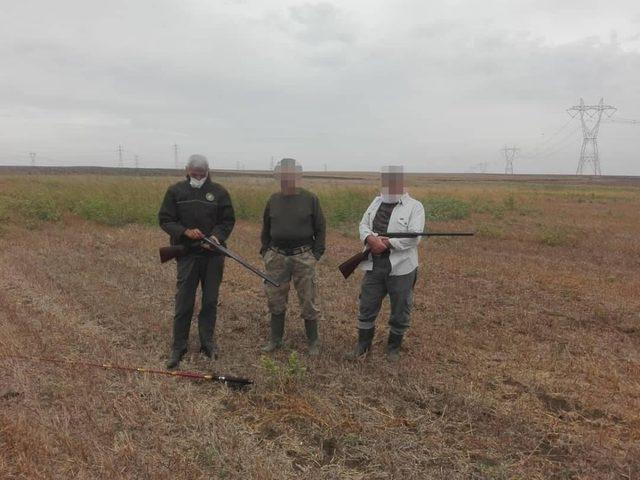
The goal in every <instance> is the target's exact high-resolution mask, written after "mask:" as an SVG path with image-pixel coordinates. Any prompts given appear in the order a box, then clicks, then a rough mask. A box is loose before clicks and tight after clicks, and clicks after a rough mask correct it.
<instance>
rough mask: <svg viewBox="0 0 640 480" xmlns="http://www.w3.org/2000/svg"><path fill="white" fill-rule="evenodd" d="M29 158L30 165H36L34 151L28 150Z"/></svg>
mask: <svg viewBox="0 0 640 480" xmlns="http://www.w3.org/2000/svg"><path fill="white" fill-rule="evenodd" d="M29 158H31V166H32V167H35V166H36V152H29Z"/></svg>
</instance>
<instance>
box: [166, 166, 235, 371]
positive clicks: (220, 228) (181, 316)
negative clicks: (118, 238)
mask: <svg viewBox="0 0 640 480" xmlns="http://www.w3.org/2000/svg"><path fill="white" fill-rule="evenodd" d="M186 170H187V179H186V180H183V181H181V182H178V183H176V184H175V185H172V186H171V187H169V189H168V190H167V193H166V194H165V197H164V201H163V202H162V206H161V207H160V212H159V213H158V219H159V222H160V227H162V229H163V230H164V231H165V232H167V233H168V234H169V236H170V237H171V244H172V245H178V244H182V245H185V246H187V247H188V248H189V253H188V254H187V255H185V256H183V257H180V258H178V259H177V270H178V272H177V273H178V278H177V280H178V281H177V291H176V298H175V315H174V320H173V347H172V351H171V356H170V358H169V361H168V362H167V368H175V367H177V366H178V364H179V363H180V360H181V359H182V356H183V355H184V354H185V353H186V351H187V343H188V340H189V327H190V326H191V317H192V316H193V307H194V302H195V298H196V290H197V289H198V284H200V285H201V287H202V307H201V309H200V313H199V315H198V331H199V334H200V351H201V352H202V353H203V354H204V355H205V356H207V357H208V358H213V357H215V356H216V354H217V347H216V344H215V341H214V329H215V324H216V314H217V305H218V292H219V290H220V283H221V282H222V274H223V270H224V255H222V254H220V253H218V252H216V251H213V250H211V249H210V248H209V247H208V246H207V245H205V246H203V244H201V242H200V240H202V239H203V238H204V237H209V238H211V239H213V240H215V241H216V242H218V243H220V244H222V245H224V242H225V241H226V240H227V238H228V237H229V235H230V234H231V230H233V226H234V224H235V215H234V212H233V206H232V205H231V198H230V197H229V193H228V192H227V191H226V190H225V189H224V188H223V187H222V185H219V184H218V183H214V182H212V181H211V179H210V178H209V163H208V162H207V159H206V157H204V156H203V155H191V157H189V161H188V163H187V169H186Z"/></svg>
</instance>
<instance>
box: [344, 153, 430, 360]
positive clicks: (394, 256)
mask: <svg viewBox="0 0 640 480" xmlns="http://www.w3.org/2000/svg"><path fill="white" fill-rule="evenodd" d="M381 180H382V191H381V195H380V196H378V197H376V198H375V199H374V200H373V202H371V205H369V208H367V211H366V212H365V213H364V215H363V216H362V220H361V221H360V240H362V241H363V242H364V243H365V244H366V245H367V246H368V247H369V248H370V249H371V255H370V256H369V258H368V259H367V260H366V261H364V262H362V264H361V268H362V270H364V271H365V275H364V278H363V279H362V285H361V290H360V308H359V314H358V343H357V345H356V347H355V349H354V350H353V351H352V352H350V355H349V356H350V357H351V358H356V357H359V356H361V355H363V354H365V353H366V352H368V351H369V349H370V348H371V342H372V341H373V336H374V332H375V320H376V317H377V316H378V313H379V312H380V307H381V305H382V300H383V299H384V297H386V296H387V295H389V300H390V303H391V316H390V318H389V340H388V342H387V348H386V352H387V358H388V359H389V360H397V359H398V358H399V356H400V346H401V344H402V338H403V336H404V334H405V332H406V331H407V329H408V328H409V317H410V313H411V307H412V304H413V287H414V285H415V283H416V279H417V273H418V243H419V242H420V237H415V238H388V237H385V233H387V232H394V233H396V232H422V231H424V224H425V214H424V207H423V206H422V204H421V203H420V202H419V201H417V200H414V199H413V198H411V197H410V196H409V194H408V193H406V192H405V188H404V173H403V171H402V167H397V166H392V167H385V168H383V170H382V174H381Z"/></svg>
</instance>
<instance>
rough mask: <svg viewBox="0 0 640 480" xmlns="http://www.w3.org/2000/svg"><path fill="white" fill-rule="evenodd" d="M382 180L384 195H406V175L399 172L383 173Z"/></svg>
mask: <svg viewBox="0 0 640 480" xmlns="http://www.w3.org/2000/svg"><path fill="white" fill-rule="evenodd" d="M381 180H382V194H383V195H384V194H386V195H393V196H395V195H402V194H403V193H404V173H403V172H402V171H398V172H383V173H382V175H381Z"/></svg>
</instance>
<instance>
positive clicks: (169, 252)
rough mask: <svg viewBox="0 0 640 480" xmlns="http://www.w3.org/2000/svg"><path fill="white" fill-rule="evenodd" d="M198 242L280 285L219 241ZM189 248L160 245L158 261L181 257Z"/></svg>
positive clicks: (208, 239)
mask: <svg viewBox="0 0 640 480" xmlns="http://www.w3.org/2000/svg"><path fill="white" fill-rule="evenodd" d="M200 242H201V244H203V243H206V244H207V245H210V246H211V247H213V248H215V249H216V250H218V251H219V252H220V253H222V254H224V255H226V256H227V257H229V258H232V259H234V260H235V261H236V262H238V263H239V264H240V265H242V266H243V267H244V268H246V269H247V270H250V271H251V272H253V273H255V274H256V275H258V276H259V277H260V278H262V279H263V280H264V281H265V282H267V283H269V284H271V285H273V286H274V287H279V286H280V284H279V283H278V282H276V281H275V280H273V279H272V278H270V277H269V276H268V275H267V274H266V273H264V272H261V271H260V270H258V269H257V268H255V267H254V266H253V265H250V264H249V262H247V261H246V260H245V259H244V258H242V257H241V256H240V255H238V254H237V253H234V252H232V251H231V250H229V249H228V248H226V247H223V246H222V245H220V244H219V243H217V242H215V241H213V240H211V239H210V238H209V237H204V238H203V239H202V240H200ZM189 250H190V248H189V247H188V246H187V245H171V246H168V247H160V263H165V262H168V261H169V260H173V259H174V258H179V257H183V256H185V255H186V254H187V253H189Z"/></svg>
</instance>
